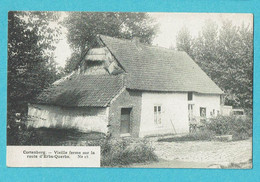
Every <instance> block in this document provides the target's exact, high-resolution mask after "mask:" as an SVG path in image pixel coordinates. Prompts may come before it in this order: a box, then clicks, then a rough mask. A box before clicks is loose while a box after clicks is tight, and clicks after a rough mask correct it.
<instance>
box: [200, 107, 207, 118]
mask: <svg viewBox="0 0 260 182" xmlns="http://www.w3.org/2000/svg"><path fill="white" fill-rule="evenodd" d="M200 117H206V107H201V108H200Z"/></svg>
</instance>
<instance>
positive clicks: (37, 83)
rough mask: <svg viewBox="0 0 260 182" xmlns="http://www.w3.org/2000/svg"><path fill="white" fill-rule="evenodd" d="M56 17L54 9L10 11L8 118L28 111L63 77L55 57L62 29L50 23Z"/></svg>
mask: <svg viewBox="0 0 260 182" xmlns="http://www.w3.org/2000/svg"><path fill="white" fill-rule="evenodd" d="M56 18H57V17H56V15H55V13H51V12H14V11H11V12H9V14H8V117H11V115H12V114H14V113H16V112H21V113H23V114H24V113H26V110H27V103H28V102H32V101H34V98H35V96H36V95H37V94H38V93H39V92H40V91H41V90H42V89H43V88H45V87H47V86H48V85H49V84H50V83H52V82H53V81H54V80H56V79H57V78H58V77H59V75H58V74H57V71H56V65H55V63H54V60H53V51H54V49H55V47H54V42H55V37H56V36H57V35H58V34H59V32H57V31H56V30H54V29H52V28H50V26H49V22H50V21H51V20H53V21H54V20H55V19H56ZM8 120H9V119H8Z"/></svg>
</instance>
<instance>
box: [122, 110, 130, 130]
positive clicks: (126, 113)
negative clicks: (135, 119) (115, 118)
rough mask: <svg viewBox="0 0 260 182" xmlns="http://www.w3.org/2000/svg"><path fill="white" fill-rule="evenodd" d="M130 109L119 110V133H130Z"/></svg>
mask: <svg viewBox="0 0 260 182" xmlns="http://www.w3.org/2000/svg"><path fill="white" fill-rule="evenodd" d="M131 110H132V109H131V108H122V109H121V124H120V133H121V134H125V133H130V114H131Z"/></svg>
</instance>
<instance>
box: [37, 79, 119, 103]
mask: <svg viewBox="0 0 260 182" xmlns="http://www.w3.org/2000/svg"><path fill="white" fill-rule="evenodd" d="M123 87H124V75H123V74H121V75H117V76H111V75H74V76H72V77H71V78H68V79H66V80H65V81H63V82H61V83H58V84H56V85H55V84H53V85H52V86H51V87H49V88H47V89H46V90H44V91H43V92H42V93H41V94H40V95H39V96H38V98H37V103H41V104H51V105H59V106H67V107H75V106H77V107H83V106H92V107H105V106H107V105H108V104H109V103H110V101H111V100H112V99H113V98H114V97H115V96H116V95H117V94H118V93H119V92H120V90H121V89H122V88H123Z"/></svg>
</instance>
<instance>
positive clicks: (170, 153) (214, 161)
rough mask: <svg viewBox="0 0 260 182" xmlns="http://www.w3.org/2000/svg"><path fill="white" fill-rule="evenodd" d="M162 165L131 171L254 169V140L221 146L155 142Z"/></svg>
mask: <svg viewBox="0 0 260 182" xmlns="http://www.w3.org/2000/svg"><path fill="white" fill-rule="evenodd" d="M153 146H154V147H155V153H156V155H157V156H158V157H159V162H157V163H149V164H135V165H132V166H131V167H151V168H153V167H156V168H165V167H166V168H167V167H173V168H190V167H193V168H208V167H210V168H220V167H223V168H225V167H227V168H229V167H234V168H241V167H242V168H251V162H250V161H251V159H252V139H248V140H242V141H233V142H218V141H190V142H157V141H154V142H153Z"/></svg>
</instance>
